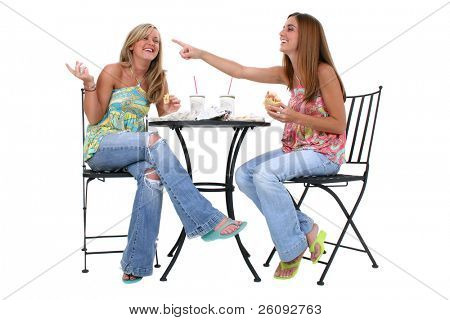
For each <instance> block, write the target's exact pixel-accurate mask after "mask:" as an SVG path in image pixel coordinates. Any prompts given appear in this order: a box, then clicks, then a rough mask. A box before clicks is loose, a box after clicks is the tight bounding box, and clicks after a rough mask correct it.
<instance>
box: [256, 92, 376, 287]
mask: <svg viewBox="0 0 450 320" xmlns="http://www.w3.org/2000/svg"><path fill="white" fill-rule="evenodd" d="M381 89H382V86H380V87H379V90H378V91H376V92H373V93H368V94H364V95H358V96H349V97H347V100H346V104H347V105H348V104H350V107H349V111H348V117H347V129H346V134H347V146H346V147H347V149H346V150H350V152H349V153H347V156H346V163H347V164H346V165H345V166H351V165H353V166H354V165H359V166H361V165H362V166H363V167H364V168H365V170H364V173H363V174H362V175H347V174H337V175H333V176H313V177H298V178H294V179H292V180H290V181H285V182H284V183H303V185H304V187H305V189H304V191H303V194H302V196H301V197H300V200H299V202H298V203H297V202H296V200H295V199H294V197H293V196H292V195H291V198H292V201H293V202H294V205H295V207H296V208H297V209H299V208H300V206H301V204H302V202H303V200H304V199H305V196H306V193H307V192H308V190H309V188H312V187H317V188H320V189H322V190H325V191H326V192H328V193H329V194H330V195H331V196H332V197H333V198H334V199H335V200H336V202H337V203H338V205H339V207H340V208H341V209H342V211H343V213H344V215H345V217H346V218H347V222H346V224H345V226H344V228H343V229H342V232H341V235H340V237H339V239H338V241H337V243H333V242H328V241H326V242H325V243H327V244H329V245H333V246H334V250H333V252H332V253H331V256H330V258H329V259H328V261H326V262H324V261H319V263H321V264H324V265H326V267H325V269H324V270H323V272H322V275H321V277H320V279H319V281H318V282H317V284H318V285H324V282H323V280H324V279H325V276H326V274H327V272H328V270H329V269H330V266H331V263H332V262H333V260H334V258H335V256H336V253H337V251H338V249H339V248H341V247H342V248H345V249H350V250H355V251H360V252H365V253H367V255H368V256H369V258H370V260H371V262H372V267H373V268H378V265H377V263H376V262H375V259H374V258H373V256H372V254H371V253H370V250H369V248H368V247H367V245H366V243H365V242H364V240H363V238H362V236H361V234H360V233H359V231H358V229H357V228H356V226H355V223H354V222H353V217H354V215H355V212H356V209H357V208H358V205H359V203H360V201H361V198H362V196H363V193H364V190H365V189H366V185H367V179H368V176H369V158H370V151H371V148H372V142H373V135H374V132H375V125H376V121H377V115H378V106H379V103H380V95H381ZM374 101H375V107H373V102H374ZM355 114H357V116H356V119H355V116H354V115H355ZM350 129H351V130H350ZM349 131H350V132H351V136H349ZM361 134H362V135H361ZM367 145H368V146H367ZM344 168H345V167H344ZM354 181H361V182H362V188H361V192H360V193H359V196H358V198H357V200H356V203H355V204H354V206H353V208H352V209H351V212H350V213H349V212H348V210H347V209H346V207H345V206H344V204H343V203H342V201H341V199H340V198H339V197H338V196H337V195H336V193H335V192H334V191H333V190H331V189H330V188H333V187H346V186H348V183H349V182H354ZM349 225H351V226H352V228H353V230H354V232H355V234H356V236H357V237H358V239H359V241H360V242H361V244H362V246H363V248H364V249H359V248H353V247H349V246H344V245H342V244H341V243H342V240H343V238H344V235H345V233H346V231H347V228H348V227H349ZM275 251H276V249H275V248H273V250H272V252H271V253H270V255H269V257H268V258H267V261H266V263H264V266H265V267H268V266H269V263H270V261H271V260H272V257H273V255H274V254H275ZM303 259H307V260H310V259H309V258H307V257H303Z"/></svg>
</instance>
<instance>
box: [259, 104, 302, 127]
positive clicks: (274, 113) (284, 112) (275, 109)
mask: <svg viewBox="0 0 450 320" xmlns="http://www.w3.org/2000/svg"><path fill="white" fill-rule="evenodd" d="M266 111H267V114H268V115H269V116H271V117H272V118H274V119H275V120H278V121H281V122H296V121H297V114H298V112H296V111H294V110H292V109H291V108H289V107H288V106H286V105H285V104H283V103H282V102H280V103H277V104H275V105H266Z"/></svg>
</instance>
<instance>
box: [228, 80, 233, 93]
mask: <svg viewBox="0 0 450 320" xmlns="http://www.w3.org/2000/svg"><path fill="white" fill-rule="evenodd" d="M232 82H233V77H231V79H230V85H229V86H228V95H230V89H231V83H232Z"/></svg>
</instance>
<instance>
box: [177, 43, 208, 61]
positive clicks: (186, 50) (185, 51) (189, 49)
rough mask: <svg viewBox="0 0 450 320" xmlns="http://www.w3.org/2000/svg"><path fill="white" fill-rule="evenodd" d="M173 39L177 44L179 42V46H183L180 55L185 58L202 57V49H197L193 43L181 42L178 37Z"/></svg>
mask: <svg viewBox="0 0 450 320" xmlns="http://www.w3.org/2000/svg"><path fill="white" fill-rule="evenodd" d="M172 41H173V42H175V43H176V44H178V45H179V46H181V50H180V56H181V57H182V58H183V59H186V60H189V59H199V58H200V56H201V54H202V50H200V49H197V48H195V47H193V46H191V45H188V44H187V43H184V42H181V41H179V40H176V39H172Z"/></svg>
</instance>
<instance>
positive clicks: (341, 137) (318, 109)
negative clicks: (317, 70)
mask: <svg viewBox="0 0 450 320" xmlns="http://www.w3.org/2000/svg"><path fill="white" fill-rule="evenodd" d="M304 93H305V89H304V88H303V87H302V86H298V87H297V88H294V89H293V90H291V99H290V100H289V104H288V107H289V108H292V109H293V110H295V111H297V112H300V113H303V114H306V115H310V116H313V117H328V116H329V115H328V113H327V109H326V106H325V104H324V102H323V99H322V96H321V95H320V94H319V95H318V96H316V97H315V98H314V99H313V100H312V101H310V102H306V101H303V97H304ZM345 140H346V137H345V133H343V134H333V133H327V132H323V131H318V130H313V129H312V128H311V127H306V126H304V125H300V124H296V123H292V122H288V123H286V125H285V127H284V132H283V139H281V142H282V143H283V147H282V149H283V151H284V152H291V151H294V150H298V149H303V150H306V149H308V150H314V151H316V152H319V153H322V154H324V155H326V156H327V157H328V158H329V159H330V160H331V161H333V162H335V163H338V164H343V163H344V162H345Z"/></svg>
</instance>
